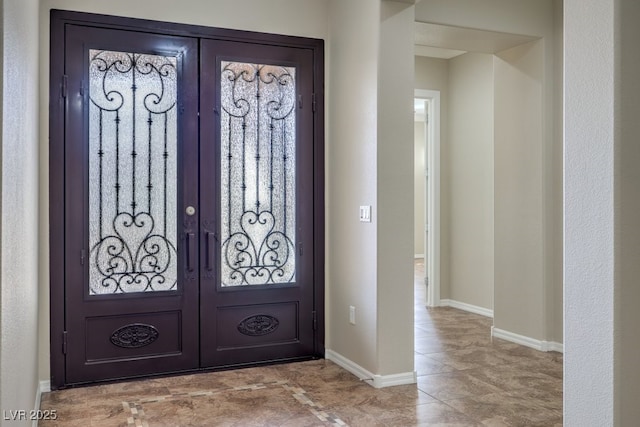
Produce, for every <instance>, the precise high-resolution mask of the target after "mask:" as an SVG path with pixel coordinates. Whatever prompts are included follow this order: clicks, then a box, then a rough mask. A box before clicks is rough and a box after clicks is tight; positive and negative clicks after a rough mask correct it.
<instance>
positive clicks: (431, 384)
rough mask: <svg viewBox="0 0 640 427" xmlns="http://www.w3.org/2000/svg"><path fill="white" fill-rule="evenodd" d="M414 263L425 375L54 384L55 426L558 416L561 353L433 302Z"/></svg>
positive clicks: (47, 405) (254, 374) (329, 371)
mask: <svg viewBox="0 0 640 427" xmlns="http://www.w3.org/2000/svg"><path fill="white" fill-rule="evenodd" d="M423 268H424V267H423V264H422V263H420V262H417V263H416V279H415V287H416V304H415V343H416V346H415V350H416V353H415V367H416V370H417V372H418V384H417V385H406V386H398V387H390V388H385V389H374V388H372V387H371V386H369V385H367V384H366V383H364V382H362V381H359V380H358V379H357V378H356V377H354V376H353V375H351V374H350V373H349V372H347V371H345V370H343V369H342V368H340V367H339V366H337V365H335V364H334V363H332V362H330V361H326V360H315V361H309V362H301V363H291V364H284V365H274V366H268V367H260V368H248V369H240V370H235V371H224V372H209V373H200V374H193V375H185V376H179V377H167V378H154V379H148V380H141V381H131V382H123V383H118V384H104V385H97V386H92V387H84V388H75V389H68V390H62V391H55V392H52V393H47V394H44V395H43V396H42V405H41V408H42V409H43V410H55V411H56V413H57V416H58V419H57V420H55V421H51V420H49V421H41V422H40V424H39V425H40V426H41V427H53V426H65V427H74V426H87V427H108V426H149V427H156V426H158V427H159V426H163V427H164V426H181V427H187V426H197V427H203V426H242V427H248V426H325V425H341V426H344V425H350V426H367V427H369V426H414V425H415V426H418V425H419V426H545V427H546V426H561V425H562V355H561V354H560V353H541V352H537V351H535V350H532V349H529V348H526V347H522V346H519V345H516V344H512V343H509V342H506V341H502V340H498V339H493V340H492V339H491V337H490V327H491V320H490V319H488V318H484V317H482V316H478V315H474V314H470V313H466V312H463V311H459V310H456V309H452V308H436V309H426V308H425V306H424V301H425V288H424V285H423V283H422V277H421V276H422V271H423V270H422V269H423Z"/></svg>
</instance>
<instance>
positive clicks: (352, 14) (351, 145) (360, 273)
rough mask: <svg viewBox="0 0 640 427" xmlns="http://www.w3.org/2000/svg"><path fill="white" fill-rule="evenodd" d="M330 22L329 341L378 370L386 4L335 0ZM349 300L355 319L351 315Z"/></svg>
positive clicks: (334, 347) (332, 346)
mask: <svg viewBox="0 0 640 427" xmlns="http://www.w3.org/2000/svg"><path fill="white" fill-rule="evenodd" d="M329 22H330V24H329V33H330V37H329V51H330V64H329V76H330V77H329V79H330V80H329V82H327V83H328V84H327V88H328V92H329V93H330V94H331V96H330V100H329V106H328V129H329V132H328V138H329V141H330V142H329V146H328V153H327V163H328V168H329V171H330V172H329V173H328V175H327V179H328V181H329V185H328V189H327V195H328V199H327V200H328V203H327V205H328V206H327V210H328V229H327V232H328V241H327V261H328V265H327V271H328V276H327V281H328V287H329V289H328V292H329V295H328V300H329V301H330V302H331V303H330V305H329V307H328V312H327V321H328V323H327V338H328V339H327V343H326V348H327V349H330V350H333V351H335V352H337V353H339V354H341V355H342V356H344V357H346V358H348V359H350V360H352V361H354V362H356V363H358V364H359V365H360V366H362V367H363V368H365V369H367V370H369V371H370V372H375V371H376V368H377V304H378V302H377V294H376V282H377V269H376V256H377V252H376V245H377V244H378V242H377V234H376V224H377V222H378V202H377V194H376V181H377V154H376V146H377V138H378V132H377V117H378V107H377V90H376V88H377V81H378V35H379V28H380V4H379V2H371V1H369V0H351V1H348V2H345V1H342V0H332V1H330V2H329ZM349 76H351V77H352V78H349ZM355 76H357V78H355ZM360 205H371V206H372V222H371V223H362V222H359V220H358V212H359V211H358V207H359V206H360ZM350 305H353V306H354V307H355V308H356V324H355V325H351V324H350V323H349V306H350Z"/></svg>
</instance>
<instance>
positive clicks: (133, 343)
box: [109, 323, 160, 348]
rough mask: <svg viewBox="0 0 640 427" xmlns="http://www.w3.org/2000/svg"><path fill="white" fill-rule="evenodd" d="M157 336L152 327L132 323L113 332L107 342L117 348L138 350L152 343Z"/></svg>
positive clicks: (157, 333)
mask: <svg viewBox="0 0 640 427" xmlns="http://www.w3.org/2000/svg"><path fill="white" fill-rule="evenodd" d="M159 336H160V333H159V332H158V330H157V329H156V328H155V327H154V326H152V325H146V324H144V323H132V324H130V325H125V326H123V327H121V328H118V329H116V330H115V331H113V333H112V334H111V337H110V338H109V340H110V341H111V343H112V344H113V345H117V346H118V347H122V348H140V347H145V346H147V345H149V344H151V343H153V342H154V341H155V340H157V339H158V337H159Z"/></svg>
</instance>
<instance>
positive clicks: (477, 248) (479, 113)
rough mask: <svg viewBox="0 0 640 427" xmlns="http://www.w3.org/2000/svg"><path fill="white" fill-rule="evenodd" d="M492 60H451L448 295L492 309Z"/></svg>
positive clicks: (472, 55)
mask: <svg viewBox="0 0 640 427" xmlns="http://www.w3.org/2000/svg"><path fill="white" fill-rule="evenodd" d="M493 92H494V85H493V56H492V55H488V54H483V53H466V54H464V55H461V56H457V57H455V58H452V59H451V60H450V61H449V112H448V113H449V140H448V142H447V145H448V156H447V158H445V159H443V160H444V162H445V163H446V164H447V170H448V172H449V173H448V181H449V191H450V194H449V200H450V202H449V203H450V204H449V211H448V214H445V215H446V216H448V217H449V234H448V239H449V246H450V255H449V268H450V271H449V274H450V282H449V294H450V298H451V299H452V300H455V301H459V302H463V303H466V304H471V305H474V306H477V307H482V308H486V309H489V310H491V309H493V290H494V289H493V282H494V277H493V250H494V248H493V242H494V236H493V234H494V226H493V198H494V195H493V180H494V177H493V173H494V172H493V169H494V163H493V144H494V140H493V139H494V134H493V129H494V115H493Z"/></svg>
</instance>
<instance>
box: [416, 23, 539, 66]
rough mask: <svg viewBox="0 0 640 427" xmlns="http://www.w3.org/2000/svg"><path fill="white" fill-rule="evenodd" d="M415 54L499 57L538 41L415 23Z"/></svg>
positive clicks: (511, 35) (491, 32)
mask: <svg viewBox="0 0 640 427" xmlns="http://www.w3.org/2000/svg"><path fill="white" fill-rule="evenodd" d="M414 34H415V54H416V55H419V56H431V57H435V58H444V59H450V58H453V57H456V56H458V55H462V54H463V53H466V52H480V53H496V52H500V51H502V50H505V49H509V48H512V47H515V46H518V45H521V44H524V43H528V42H530V41H533V40H536V37H530V36H523V35H520V34H509V33H500V32H497V31H485V30H476V29H472V28H462V27H452V26H448V25H440V24H430V23H427V22H416V23H415V33H414Z"/></svg>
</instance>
